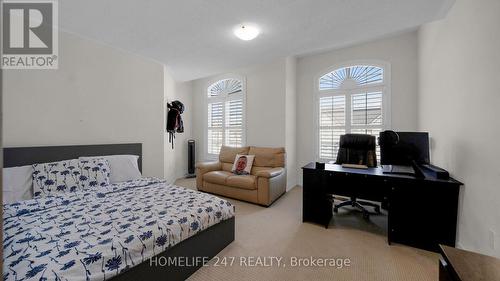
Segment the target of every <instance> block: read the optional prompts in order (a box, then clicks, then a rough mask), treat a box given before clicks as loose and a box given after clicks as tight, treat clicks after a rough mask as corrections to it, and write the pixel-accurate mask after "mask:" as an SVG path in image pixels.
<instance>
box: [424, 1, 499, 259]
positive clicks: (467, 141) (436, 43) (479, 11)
mask: <svg viewBox="0 0 500 281" xmlns="http://www.w3.org/2000/svg"><path fill="white" fill-rule="evenodd" d="M499 27H500V1H498V0H481V1H470V0H457V1H456V3H455V5H454V7H453V8H452V9H451V10H450V12H449V13H448V16H447V17H446V18H445V19H444V20H442V21H439V22H435V23H431V24H428V25H425V26H424V27H422V28H421V30H420V32H419V41H420V46H419V53H420V72H419V75H420V84H419V107H418V108H419V129H421V130H425V131H429V132H430V134H431V137H432V139H433V146H432V160H433V162H434V163H435V164H437V165H439V166H443V167H444V168H446V169H448V170H449V171H450V172H451V174H452V175H453V176H454V177H455V178H457V179H458V180H461V181H463V182H464V183H465V187H464V188H463V189H462V192H461V203H460V215H459V225H458V238H457V242H458V245H459V246H461V247H463V248H466V249H471V250H475V251H479V252H483V253H485V254H490V255H495V256H497V257H500V209H499V204H500V203H499V202H500V184H499V183H500V168H499V167H500V166H499V159H500V152H499V150H498V140H499V139H500V127H499V126H498V121H499V120H500V111H499V105H500V83H499V82H498V79H499V78H500V36H499V34H500V33H499V32H500V31H499ZM490 230H491V231H493V232H494V233H496V239H495V237H493V236H494V235H492V233H490ZM492 240H496V245H495V246H496V248H495V249H493V248H492V247H491V246H492V245H491V244H492Z"/></svg>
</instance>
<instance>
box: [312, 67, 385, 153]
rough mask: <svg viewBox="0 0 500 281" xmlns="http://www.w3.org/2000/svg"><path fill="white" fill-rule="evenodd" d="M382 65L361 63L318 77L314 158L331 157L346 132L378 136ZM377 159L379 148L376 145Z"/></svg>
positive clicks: (381, 119)
mask: <svg viewBox="0 0 500 281" xmlns="http://www.w3.org/2000/svg"><path fill="white" fill-rule="evenodd" d="M387 87H388V85H387V78H386V77H384V69H383V68H381V67H377V66H369V65H361V66H359V65H358V66H349V67H344V68H339V69H336V70H334V71H332V72H329V73H327V74H325V75H323V76H321V77H320V79H319V81H318V88H317V90H318V94H319V99H318V101H319V102H318V113H319V116H318V127H319V132H318V140H319V143H318V158H319V159H320V160H335V159H336V158H337V152H338V148H339V140H340V136H341V135H343V134H346V133H353V134H369V135H373V136H376V137H378V135H379V133H380V132H381V131H383V130H384V125H385V122H384V117H385V116H384V104H383V103H384V92H385V91H386V89H387ZM377 159H378V160H380V148H379V147H378V146H377Z"/></svg>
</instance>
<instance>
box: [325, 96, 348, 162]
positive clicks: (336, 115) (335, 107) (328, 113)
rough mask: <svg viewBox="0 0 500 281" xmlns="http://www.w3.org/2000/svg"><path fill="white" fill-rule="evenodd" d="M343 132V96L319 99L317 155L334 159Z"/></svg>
mask: <svg viewBox="0 0 500 281" xmlns="http://www.w3.org/2000/svg"><path fill="white" fill-rule="evenodd" d="M343 134H345V96H344V95H339V96H329V97H322V98H320V99H319V155H320V158H322V159H335V158H336V156H337V151H338V149H339V140H340V136H341V135H343Z"/></svg>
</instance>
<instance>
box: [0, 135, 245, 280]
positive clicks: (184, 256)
mask: <svg viewBox="0 0 500 281" xmlns="http://www.w3.org/2000/svg"><path fill="white" fill-rule="evenodd" d="M117 154H128V155H137V156H139V159H138V162H139V170H141V171H142V144H141V143H126V144H99V145H65V146H38V147H6V148H4V149H3V166H4V168H8V167H15V166H23V165H31V164H36V163H48V162H55V161H61V160H67V159H75V158H78V157H81V156H101V155H117ZM234 223H235V219H234V217H233V218H230V219H228V220H224V221H222V222H220V223H218V224H216V225H213V226H211V227H209V228H207V229H205V230H203V231H201V232H200V233H198V234H196V235H194V236H192V237H190V238H188V239H186V240H184V241H182V242H180V243H179V244H177V245H174V246H173V247H171V248H169V249H168V250H166V251H164V252H163V253H160V254H158V255H157V256H156V258H157V259H156V260H157V261H159V262H158V263H156V265H155V264H154V263H150V260H149V259H148V260H146V261H144V262H143V263H141V264H139V265H137V266H134V267H132V268H131V269H129V270H128V271H126V272H123V273H122V274H120V275H117V276H115V277H114V278H112V280H114V281H132V280H134V281H135V280H175V281H177V280H179V281H180V280H186V279H187V278H188V277H189V276H190V275H191V274H193V273H194V272H195V271H196V270H198V268H200V267H202V266H203V263H200V262H197V263H193V261H196V259H198V261H200V260H204V261H208V260H210V259H212V258H213V257H215V256H216V255H217V254H218V253H219V252H220V251H221V250H222V249H224V248H225V247H226V246H227V245H229V244H231V242H233V241H234V227H235V225H234ZM154 259H155V258H153V260H154ZM167 260H170V261H171V262H172V261H173V262H179V263H182V262H188V263H189V265H187V266H186V265H182V264H177V265H172V264H170V265H164V262H165V261H167ZM162 262H163V263H162Z"/></svg>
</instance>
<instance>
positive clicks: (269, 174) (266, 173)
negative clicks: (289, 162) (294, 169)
mask: <svg viewBox="0 0 500 281" xmlns="http://www.w3.org/2000/svg"><path fill="white" fill-rule="evenodd" d="M284 171H285V168H281V167H277V168H272V169H269V170H262V171H258V172H257V173H255V175H256V176H257V177H263V178H268V179H269V178H274V177H276V176H279V175H281V174H282V173H283V172H284Z"/></svg>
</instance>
